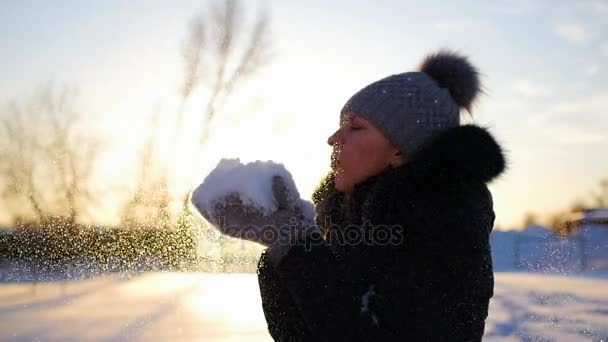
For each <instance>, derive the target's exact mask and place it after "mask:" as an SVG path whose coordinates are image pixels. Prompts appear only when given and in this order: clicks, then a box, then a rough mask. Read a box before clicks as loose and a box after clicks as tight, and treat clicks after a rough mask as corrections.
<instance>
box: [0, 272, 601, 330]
mask: <svg viewBox="0 0 608 342" xmlns="http://www.w3.org/2000/svg"><path fill="white" fill-rule="evenodd" d="M495 292H496V293H495V297H494V299H493V301H492V303H491V308H490V317H489V320H488V322H487V326H486V337H485V339H484V340H485V341H606V340H607V339H608V277H602V276H601V275H600V276H597V275H596V276H594V277H565V276H559V275H546V274H534V273H496V288H495ZM0 341H107V342H111V341H211V342H212V341H226V342H227V341H271V338H270V337H269V336H268V334H267V333H266V325H265V321H264V316H263V313H262V310H261V303H260V297H259V293H258V286H257V278H256V275H255V274H195V273H161V272H157V273H141V274H137V275H130V276H124V275H122V276H121V275H119V274H106V275H100V276H97V277H93V278H86V279H80V280H74V281H53V282H46V283H31V282H5V283H0Z"/></svg>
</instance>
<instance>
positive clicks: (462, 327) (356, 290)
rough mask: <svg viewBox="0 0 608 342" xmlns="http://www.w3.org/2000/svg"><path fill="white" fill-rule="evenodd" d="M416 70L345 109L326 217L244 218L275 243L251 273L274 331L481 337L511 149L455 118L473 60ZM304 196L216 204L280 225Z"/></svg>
mask: <svg viewBox="0 0 608 342" xmlns="http://www.w3.org/2000/svg"><path fill="white" fill-rule="evenodd" d="M419 70H420V71H417V72H408V73H402V74H397V75H392V76H389V77H387V78H384V79H381V80H379V81H377V82H374V83H372V84H370V85H368V86H366V87H365V88H363V89H361V90H360V91H359V92H357V93H356V94H355V95H353V96H352V97H351V99H350V100H349V101H348V102H347V103H346V105H345V106H344V108H343V109H342V111H341V115H340V123H341V124H340V128H339V129H338V130H337V131H336V132H335V133H334V134H333V135H332V136H331V137H330V138H329V139H328V143H329V144H330V145H331V146H332V147H333V148H334V153H333V155H332V172H330V174H329V175H328V176H327V177H326V179H325V180H324V181H323V182H322V184H321V185H320V186H319V187H318V189H317V191H316V192H315V194H314V197H313V201H314V202H315V205H316V212H317V216H316V223H317V226H318V227H319V228H320V229H314V228H306V227H304V225H300V226H299V227H300V228H302V229H299V230H293V229H291V230H289V232H290V233H288V234H289V237H290V238H289V239H288V241H289V243H285V240H284V239H283V240H282V243H278V242H277V241H278V240H277V239H267V237H268V236H269V235H268V234H264V235H263V236H265V237H266V238H263V237H262V234H261V232H262V231H261V230H258V232H260V234H258V235H256V234H253V235H252V234H251V230H249V236H248V238H249V239H250V240H254V241H257V242H260V243H262V244H264V245H266V246H269V248H268V249H267V250H266V251H265V252H264V253H263V254H262V257H261V259H260V262H259V265H258V279H259V284H260V292H261V295H262V303H263V309H264V314H265V316H266V320H267V322H268V328H269V331H270V334H271V335H272V337H273V338H274V339H275V340H276V341H443V340H446V341H480V340H481V338H482V336H483V332H484V325H485V319H486V317H487V315H488V305H489V301H490V298H491V297H492V295H493V286H494V279H493V272H492V260H491V254H490V245H489V234H490V232H491V230H492V227H493V223H494V218H495V215H494V211H493V205H492V197H491V194H490V192H489V191H488V189H487V187H486V184H487V183H488V182H490V181H492V180H493V179H495V178H497V177H498V176H499V175H500V174H501V173H502V172H503V171H504V169H505V159H504V156H503V153H502V150H501V148H500V146H499V145H498V144H497V142H496V141H495V140H494V138H493V137H492V135H491V134H490V133H489V132H488V131H487V130H486V129H484V128H481V127H479V126H476V125H463V126H461V125H460V109H466V110H469V111H470V108H471V106H472V104H473V101H474V100H475V98H476V96H477V95H478V93H479V89H480V84H479V80H478V73H477V70H476V69H475V68H474V67H473V66H472V65H471V64H470V63H469V62H468V60H467V59H466V58H464V57H462V56H460V55H458V54H455V53H453V52H449V51H440V52H439V53H437V54H434V55H430V56H428V57H427V58H426V59H425V60H424V61H423V63H422V64H421V67H420V69H419ZM276 185H277V186H276V187H275V189H274V190H275V193H276V196H277V199H279V197H281V198H286V196H284V194H282V192H285V191H286V190H284V188H282V187H281V186H280V185H281V182H280V179H277V182H276ZM281 189H283V191H281ZM279 202H281V201H280V200H279ZM298 208H299V207H298V206H297V205H294V204H293V203H291V204H290V203H286V204H284V205H281V206H280V208H279V210H278V211H277V212H276V213H275V214H274V215H271V216H270V217H267V218H263V217H262V216H261V215H251V214H244V213H245V212H249V213H250V211H247V210H245V209H244V207H243V205H242V203H241V202H240V201H238V200H236V201H234V202H233V204H232V205H231V206H229V208H225V210H224V211H223V212H222V213H221V215H222V217H223V219H226V218H228V219H227V220H228V221H229V222H228V223H229V224H231V225H232V228H234V227H237V230H238V229H240V228H242V227H244V226H249V228H251V226H255V225H257V227H261V226H262V225H268V224H272V225H273V226H274V227H277V228H279V230H278V231H279V232H280V233H281V234H283V235H282V236H284V235H285V232H286V231H288V230H286V229H284V226H282V225H283V224H285V222H287V219H288V218H290V219H291V221H290V222H291V223H293V222H294V218H297V219H298V220H303V216H302V214H301V212H300V211H299V210H298ZM203 215H205V216H206V217H207V218H208V219H209V220H210V221H212V222H216V223H217V222H218V218H217V217H209V215H206V213H203ZM220 229H222V228H220ZM302 232H303V234H301V233H302ZM231 235H233V236H237V235H238V234H235V233H234V230H233V231H232V234H231ZM320 237H322V238H320Z"/></svg>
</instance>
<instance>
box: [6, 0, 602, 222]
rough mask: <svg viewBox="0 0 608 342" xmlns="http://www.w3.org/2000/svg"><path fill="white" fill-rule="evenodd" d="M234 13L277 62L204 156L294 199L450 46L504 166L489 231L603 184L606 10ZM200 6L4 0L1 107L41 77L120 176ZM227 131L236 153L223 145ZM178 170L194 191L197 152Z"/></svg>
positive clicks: (421, 7)
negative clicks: (393, 77)
mask: <svg viewBox="0 0 608 342" xmlns="http://www.w3.org/2000/svg"><path fill="white" fill-rule="evenodd" d="M246 3H247V5H248V6H249V8H251V9H255V8H257V7H260V6H263V7H266V8H267V9H268V10H269V12H270V14H271V17H272V32H273V47H274V52H275V57H274V60H273V63H272V64H271V65H270V66H269V67H268V68H267V69H266V70H265V71H264V72H263V73H262V74H260V75H259V78H258V79H256V80H254V81H252V82H251V89H249V90H248V91H245V92H244V95H243V97H241V98H242V100H240V103H238V104H236V105H235V107H234V111H235V112H236V113H240V114H239V115H242V116H238V115H237V116H234V117H233V118H232V119H231V120H228V121H227V122H224V126H223V127H224V128H225V129H226V135H223V136H222V137H218V138H217V139H216V141H215V143H212V144H215V145H213V146H215V154H213V156H214V157H217V158H219V157H221V156H224V155H225V156H240V157H242V158H244V159H258V158H259V159H274V160H277V161H281V162H284V163H285V164H286V166H287V167H288V168H289V169H290V171H291V172H292V173H293V175H294V177H295V179H296V182H297V183H298V184H299V186H300V190H301V192H302V193H303V194H304V195H307V194H309V193H310V192H311V191H312V188H313V187H314V185H315V184H316V182H317V181H318V179H319V177H320V176H321V175H322V174H323V172H325V171H326V170H327V165H328V160H329V159H328V158H329V149H328V147H327V146H326V145H325V141H326V138H327V136H328V135H329V134H330V133H331V132H332V130H333V129H335V128H336V127H335V125H336V124H337V116H338V111H339V109H340V107H341V106H342V104H343V103H344V101H346V99H348V97H349V96H350V95H352V94H353V93H354V92H355V91H357V90H358V89H360V88H361V87H363V86H364V85H366V84H368V83H370V82H372V81H374V80H376V79H379V78H382V77H384V76H387V75H389V74H393V73H398V72H402V71H410V70H412V69H414V68H415V66H416V65H417V64H418V62H419V61H420V59H421V58H422V57H423V56H424V55H425V54H427V53H429V52H432V51H434V50H436V49H438V48H441V47H449V48H454V49H457V50H459V51H461V52H463V53H465V54H467V55H469V56H470V58H471V60H472V61H473V62H474V63H475V64H476V65H477V66H478V67H479V69H480V70H481V72H482V74H483V79H482V81H483V83H484V85H485V90H486V95H484V96H482V97H481V98H480V100H479V102H478V105H477V106H476V107H475V110H474V113H473V114H474V117H475V119H474V121H475V122H476V123H478V124H480V125H484V126H486V127H489V128H490V129H491V130H492V132H493V133H494V134H495V135H496V137H497V139H498V140H499V141H500V142H501V143H503V144H504V147H505V148H506V150H507V152H508V156H509V159H510V162H511V164H510V170H509V172H508V173H507V174H506V175H505V176H504V177H503V178H502V179H500V180H499V181H497V182H496V183H494V184H493V185H492V186H491V189H492V190H493V193H494V197H495V209H496V212H497V222H498V223H499V224H500V225H501V226H503V227H510V226H516V225H517V224H518V223H519V222H520V221H521V217H522V215H523V214H524V213H525V212H536V213H538V214H540V215H541V216H542V215H544V214H547V213H550V212H551V211H554V210H558V209H562V208H566V207H568V205H569V204H570V203H571V202H572V201H573V200H575V199H577V198H584V197H586V196H587V195H588V193H589V192H590V191H591V190H593V189H594V188H595V186H596V184H597V183H598V182H599V180H600V178H602V177H607V176H608V158H605V157H604V156H605V155H606V151H607V150H608V134H607V133H606V132H608V31H607V29H608V28H607V24H606V23H608V2H607V1H576V2H574V1H563V2H562V1H560V2H555V1H492V2H487V3H486V2H474V1H451V2H449V4H446V3H445V2H444V1H352V0H350V1H345V0H335V1H318V0H313V1H286V0H283V1H280V0H275V1H266V2H256V1H246ZM204 8H206V3H205V2H201V1H171V2H169V1H143V0H142V1H111V0H109V1H75V0H74V1H53V2H50V1H7V2H4V3H3V4H2V10H1V11H0V51H2V52H3V53H2V54H0V75H2V77H1V78H0V102H4V101H9V100H11V99H21V98H24V97H27V96H29V95H31V94H32V93H33V92H34V91H35V89H36V88H37V87H40V86H41V85H43V84H45V83H46V82H49V81H52V82H54V83H56V84H68V85H71V86H74V87H77V88H78V89H79V94H80V95H79V103H78V104H79V108H81V110H82V111H83V112H86V113H87V118H88V119H89V120H90V122H91V123H92V126H94V127H97V128H99V131H100V132H104V134H106V135H107V137H108V141H109V146H110V148H109V151H111V152H107V153H106V158H109V159H108V160H112V161H114V163H117V162H120V165H124V168H125V169H129V168H130V166H129V163H128V161H129V160H132V158H133V154H134V153H136V151H137V148H138V146H139V144H140V143H141V137H142V136H143V134H144V132H145V128H146V127H147V123H148V122H149V120H150V116H151V115H152V113H154V112H171V111H172V110H173V109H172V108H174V106H175V101H176V96H177V90H178V84H179V80H180V77H181V76H182V75H181V72H182V67H181V65H180V63H179V47H180V44H181V42H182V40H183V38H184V35H185V31H186V24H187V22H188V20H189V19H190V17H191V16H192V15H193V14H195V13H196V12H197V11H198V10H199V9H204ZM192 102H193V103H191V104H190V110H191V112H192V115H194V116H195V115H196V113H197V99H196V98H194V99H193V101H192ZM199 106H200V104H199ZM252 108H253V109H252ZM230 135H233V136H234V135H236V136H239V137H242V138H243V139H242V140H241V142H242V141H246V142H247V143H246V144H243V143H241V144H234V143H232V144H231V145H230V144H228V143H227V141H228V140H226V139H227V136H230ZM228 145H230V146H228ZM209 149H212V147H209ZM190 160H191V164H189V165H191V166H189V167H188V168H191V169H192V170H195V171H191V172H188V173H186V174H185V175H186V176H184V177H186V178H192V181H190V183H192V184H194V183H196V182H197V181H200V178H201V177H202V176H199V177H197V174H201V175H202V174H204V171H203V169H206V168H205V166H203V165H201V163H200V161H199V160H197V157H196V152H193V154H192V155H191V159H190ZM107 165H108V163H105V164H103V163H102V164H100V166H99V168H100V182H101V181H105V180H102V179H110V180H111V179H116V177H117V176H119V175H120V174H123V173H124V170H122V169H120V170H117V169H116V167H110V166H107ZM184 167H186V166H184ZM207 168H208V165H207ZM197 172H198V173H197ZM104 177H105V178H104ZM190 183H188V184H190ZM184 186H190V185H184Z"/></svg>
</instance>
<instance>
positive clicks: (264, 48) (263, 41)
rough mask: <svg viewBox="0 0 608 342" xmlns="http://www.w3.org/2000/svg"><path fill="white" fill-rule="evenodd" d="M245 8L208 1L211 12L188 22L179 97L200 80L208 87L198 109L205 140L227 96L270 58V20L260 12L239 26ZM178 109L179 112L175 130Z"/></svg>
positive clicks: (230, 0)
mask: <svg viewBox="0 0 608 342" xmlns="http://www.w3.org/2000/svg"><path fill="white" fill-rule="evenodd" d="M244 15H245V10H244V8H243V7H242V6H241V4H240V2H239V1H237V0H226V1H222V2H221V3H220V4H219V5H215V6H212V7H211V9H210V14H209V15H207V16H205V15H203V14H198V15H196V16H195V17H193V18H192V21H191V23H190V25H189V29H188V36H187V38H186V41H185V44H184V48H183V52H182V56H183V61H184V66H185V70H186V72H185V76H184V81H183V86H182V98H183V101H186V100H187V99H188V98H189V97H190V95H191V94H192V92H193V91H194V90H195V89H196V88H197V87H198V86H199V85H200V84H201V83H204V84H205V85H207V86H208V87H209V96H208V98H207V99H206V101H205V102H206V103H205V105H204V108H205V109H204V112H203V118H204V122H203V125H204V126H203V129H202V131H201V135H200V142H201V143H205V142H206V141H207V139H208V135H209V125H210V123H211V121H212V120H213V118H214V117H215V115H216V114H217V113H218V112H219V111H220V110H221V109H222V107H223V106H224V104H225V102H226V101H227V99H228V98H229V97H230V96H231V95H233V94H234V92H235V90H236V89H238V87H239V86H241V85H242V84H243V83H244V82H245V81H246V80H248V79H250V78H251V77H252V76H254V75H255V74H256V73H257V72H258V71H260V70H261V69H262V67H264V66H265V65H266V64H268V62H269V61H270V59H271V46H270V32H269V26H270V20H269V17H268V16H267V14H266V13H265V12H263V11H260V12H259V13H258V14H257V15H256V17H255V18H254V22H253V25H252V26H251V27H246V26H244V25H243V17H244ZM182 116H183V113H182V112H181V111H178V119H177V122H178V126H177V127H178V129H177V132H179V129H180V126H179V125H181V123H182Z"/></svg>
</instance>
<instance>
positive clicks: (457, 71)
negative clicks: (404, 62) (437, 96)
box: [419, 50, 481, 112]
mask: <svg viewBox="0 0 608 342" xmlns="http://www.w3.org/2000/svg"><path fill="white" fill-rule="evenodd" d="M419 70H420V71H421V72H423V73H425V74H427V75H428V76H430V77H431V78H433V79H434V80H435V81H437V83H438V84H439V86H441V87H443V88H447V89H448V90H449V91H450V94H451V95H452V98H453V99H454V101H456V103H457V104H458V106H460V107H461V108H465V109H466V110H467V111H469V112H470V111H471V105H472V104H473V102H474V101H475V98H476V97H477V95H478V94H479V93H480V91H481V84H480V82H479V72H478V71H477V69H476V68H475V67H474V66H473V65H471V63H470V62H469V60H468V59H467V58H466V57H464V56H461V55H459V54H457V53H456V52H453V51H450V50H441V51H439V52H437V53H434V54H431V55H428V56H427V57H426V58H425V59H424V60H423V61H422V63H421V64H420V68H419Z"/></svg>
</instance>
